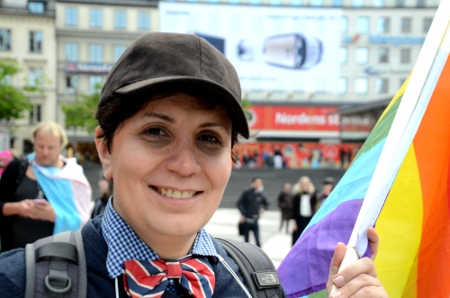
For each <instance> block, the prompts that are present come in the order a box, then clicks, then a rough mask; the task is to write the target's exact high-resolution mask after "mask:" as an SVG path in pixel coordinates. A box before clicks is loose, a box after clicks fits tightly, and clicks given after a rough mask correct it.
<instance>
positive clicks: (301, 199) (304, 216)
mask: <svg viewBox="0 0 450 298" xmlns="http://www.w3.org/2000/svg"><path fill="white" fill-rule="evenodd" d="M316 204H317V196H316V189H315V187H314V184H313V183H312V182H311V179H309V177H308V176H302V177H301V178H300V179H299V180H298V183H297V184H296V185H295V186H294V197H293V199H292V218H293V219H294V225H293V228H292V246H293V245H294V244H295V242H296V241H297V239H298V238H299V237H300V235H301V234H302V232H303V230H304V229H305V228H306V226H307V225H308V224H309V222H310V221H311V218H312V217H313V215H314V213H315V211H316Z"/></svg>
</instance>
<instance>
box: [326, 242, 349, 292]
mask: <svg viewBox="0 0 450 298" xmlns="http://www.w3.org/2000/svg"><path fill="white" fill-rule="evenodd" d="M346 250H347V248H346V247H345V244H344V243H342V242H338V244H337V245H336V249H335V250H334V254H333V258H332V259H331V263H330V271H329V273H328V282H327V289H328V288H330V287H331V286H333V279H334V278H335V276H336V274H338V272H339V267H340V266H341V263H342V260H343V259H344V256H345V251H346ZM330 289H331V288H330Z"/></svg>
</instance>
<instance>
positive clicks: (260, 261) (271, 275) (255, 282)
mask: <svg viewBox="0 0 450 298" xmlns="http://www.w3.org/2000/svg"><path fill="white" fill-rule="evenodd" d="M216 239H217V240H218V241H219V242H220V243H221V244H222V246H223V248H224V249H225V251H226V252H227V253H228V255H229V256H230V257H231V258H232V259H233V260H234V261H235V262H236V264H237V265H238V267H239V270H240V272H241V274H242V277H243V278H244V281H245V283H246V284H247V286H248V287H249V291H250V294H251V295H252V297H255V298H265V297H273V298H278V297H284V294H283V289H282V287H281V284H280V280H279V278H278V274H277V271H276V269H275V266H274V265H273V263H272V261H271V260H270V258H269V257H268V256H267V255H266V253H265V252H264V251H263V250H262V249H261V248H259V247H257V246H255V245H253V244H250V243H247V242H242V241H238V240H231V239H221V238H216Z"/></svg>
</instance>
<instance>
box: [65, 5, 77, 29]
mask: <svg viewBox="0 0 450 298" xmlns="http://www.w3.org/2000/svg"><path fill="white" fill-rule="evenodd" d="M66 25H67V26H78V10H77V8H76V7H66Z"/></svg>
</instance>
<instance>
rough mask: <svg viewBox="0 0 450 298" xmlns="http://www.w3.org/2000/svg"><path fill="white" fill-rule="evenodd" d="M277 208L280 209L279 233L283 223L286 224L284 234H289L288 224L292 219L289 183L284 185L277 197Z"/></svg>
mask: <svg viewBox="0 0 450 298" xmlns="http://www.w3.org/2000/svg"><path fill="white" fill-rule="evenodd" d="M278 207H280V210H281V222H280V231H281V230H282V229H283V225H284V223H286V233H289V222H290V221H291V219H292V196H291V184H290V183H285V184H284V186H283V190H282V191H281V192H280V194H279V195H278Z"/></svg>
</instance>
